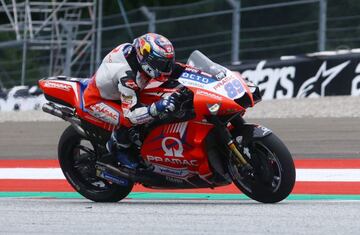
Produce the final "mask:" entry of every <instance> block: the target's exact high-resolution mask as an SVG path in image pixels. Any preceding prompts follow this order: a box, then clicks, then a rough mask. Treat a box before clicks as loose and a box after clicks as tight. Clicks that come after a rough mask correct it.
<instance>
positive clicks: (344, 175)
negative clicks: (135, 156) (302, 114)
mask: <svg viewBox="0 0 360 235" xmlns="http://www.w3.org/2000/svg"><path fill="white" fill-rule="evenodd" d="M0 179H47V180H48V179H65V177H64V175H63V173H62V171H61V169H60V168H0ZM296 181H298V182H309V181H316V182H360V169H296Z"/></svg>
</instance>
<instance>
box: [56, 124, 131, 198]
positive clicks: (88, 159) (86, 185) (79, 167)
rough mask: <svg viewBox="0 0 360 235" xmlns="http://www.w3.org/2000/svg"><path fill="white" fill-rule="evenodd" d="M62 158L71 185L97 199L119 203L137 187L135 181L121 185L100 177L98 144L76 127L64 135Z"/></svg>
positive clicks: (60, 155) (60, 144)
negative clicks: (78, 131)
mask: <svg viewBox="0 0 360 235" xmlns="http://www.w3.org/2000/svg"><path fill="white" fill-rule="evenodd" d="M84 142H85V143H84ZM58 159H59V163H60V167H61V170H62V172H63V173H64V175H65V177H66V179H67V181H68V182H69V183H70V185H71V186H72V187H73V188H74V189H75V190H76V191H77V192H78V193H80V194H81V195H82V196H84V197H85V198H87V199H90V200H92V201H94V202H118V201H120V200H122V199H123V198H125V197H126V196H127V195H128V194H129V193H130V192H131V190H132V188H133V185H134V184H133V182H131V181H128V185H127V186H120V185H117V184H114V183H110V182H108V181H106V180H103V179H100V178H97V177H96V173H95V171H96V170H95V162H96V154H95V151H94V147H93V146H92V144H91V143H90V142H89V141H87V140H86V138H84V137H83V136H81V135H80V134H78V133H77V132H76V131H75V129H74V128H73V127H72V126H69V127H68V128H66V129H65V131H64V132H63V134H62V135H61V137H60V141H59V145H58Z"/></svg>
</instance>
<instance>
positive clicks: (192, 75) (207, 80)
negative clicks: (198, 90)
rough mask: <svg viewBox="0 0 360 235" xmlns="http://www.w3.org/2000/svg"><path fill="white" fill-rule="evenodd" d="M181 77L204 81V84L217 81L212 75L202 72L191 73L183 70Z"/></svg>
mask: <svg viewBox="0 0 360 235" xmlns="http://www.w3.org/2000/svg"><path fill="white" fill-rule="evenodd" d="M181 78H185V79H189V80H193V81H196V82H200V83H203V84H209V83H213V82H216V81H215V80H214V79H212V78H211V77H206V76H204V75H201V74H196V73H190V72H183V73H182V74H181Z"/></svg>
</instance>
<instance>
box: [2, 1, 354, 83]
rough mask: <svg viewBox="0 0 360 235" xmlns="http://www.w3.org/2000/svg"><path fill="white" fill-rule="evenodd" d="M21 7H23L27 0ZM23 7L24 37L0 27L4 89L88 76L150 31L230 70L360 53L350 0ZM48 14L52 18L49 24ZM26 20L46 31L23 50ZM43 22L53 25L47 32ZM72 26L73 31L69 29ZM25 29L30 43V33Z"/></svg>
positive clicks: (181, 54) (182, 54)
mask: <svg viewBox="0 0 360 235" xmlns="http://www.w3.org/2000/svg"><path fill="white" fill-rule="evenodd" d="M109 1H110V0H109ZM113 1H115V0H113ZM2 2H5V3H8V4H9V5H7V6H8V8H7V10H8V12H9V14H10V15H14V9H15V8H13V6H12V5H11V2H13V1H10V0H6V1H5V0H4V1H2ZM15 2H18V4H21V3H19V2H21V1H15ZM23 2H29V7H28V11H26V9H27V8H26V7H25V6H26V5H23V6H24V7H25V8H24V7H23V8H21V9H23V13H22V16H21V15H20V16H18V19H19V20H21V19H22V20H23V23H21V22H19V28H18V31H19V32H20V33H19V34H16V33H15V32H13V31H11V30H12V26H11V24H10V22H5V21H0V23H4V24H0V86H5V87H11V86H14V85H18V84H25V85H32V84H35V83H36V82H37V80H38V79H39V78H41V77H45V76H53V75H59V74H65V75H69V76H74V77H89V76H91V75H92V74H93V73H94V72H95V71H96V68H97V67H98V66H99V63H100V62H101V58H102V57H103V56H105V55H106V54H107V53H108V52H109V51H111V49H112V48H114V47H115V46H116V45H118V44H120V43H122V42H131V41H132V40H133V38H134V37H136V36H139V35H142V34H144V33H146V32H148V31H151V32H157V33H160V34H163V35H165V36H167V37H168V38H169V39H170V40H171V41H172V42H173V44H174V46H175V49H176V56H177V59H178V60H179V61H182V62H184V61H186V59H187V57H188V56H189V55H190V53H191V52H192V51H193V50H194V49H198V50H200V51H202V52H203V53H204V54H206V55H208V56H209V57H210V58H211V59H213V60H214V61H216V62H218V63H221V64H225V65H230V64H241V63H247V62H249V61H253V60H255V61H256V60H259V59H268V58H276V57H280V56H282V55H299V54H305V53H310V52H315V51H323V50H336V49H351V48H357V47H359V46H358V45H359V41H360V39H359V38H360V37H359V34H360V27H359V25H360V14H359V12H360V4H358V3H357V1H351V0H344V1H337V0H293V1H285V0H273V1H265V0H264V1H263V0H261V1H260V0H259V1H252V0H241V1H240V0H203V1H197V2H194V3H189V4H182V5H175V6H159V7H141V8H139V9H134V10H130V11H126V12H125V11H120V10H121V7H120V8H119V12H120V13H118V14H115V15H104V16H101V15H100V14H99V12H100V11H99V10H100V5H99V4H98V3H99V2H103V4H107V2H108V1H101V0H96V1H95V0H88V1H75V0H73V1H72V2H77V4H82V5H81V6H84V7H86V8H89V9H91V10H89V11H88V12H89V13H86V14H78V12H77V11H76V10H75V8H74V9H70V7H69V5H67V6H66V7H67V8H65V10H63V11H60V10H59V12H58V13H56V14H53V13H51V11H50V12H48V13H46V12H45V13H46V14H44V16H41V17H43V18H41V17H40V15H39V14H40V13H39V12H40V10H41V9H40V10H39V12H34V9H35V7H39V4H36V2H34V1H25V0H24V1H23ZM52 2H53V3H54V2H55V3H56V4H55V5H53V6H50V5H49V7H52V8H53V9H57V6H60V4H62V3H63V2H66V1H56V0H53V1H52ZM118 2H122V1H118ZM49 4H50V3H49ZM69 4H70V3H69ZM86 4H87V5H86ZM340 4H341V7H339V5H340ZM119 6H121V5H119ZM122 7H124V6H122ZM4 9H5V7H4V4H3V5H2V7H0V13H1V14H4V16H5V10H4ZM19 9H20V8H19ZM47 10H51V9H47ZM26 12H28V13H26ZM75 13H76V14H75ZM52 14H53V15H52ZM26 15H27V16H28V17H25V16H26ZM29 16H34V17H33V18H31V17H29ZM49 16H52V18H51V19H52V20H48V21H47V22H46V19H48V17H49ZM79 16H80V18H76V17H79ZM26 19H28V22H27V24H28V25H29V26H32V27H35V26H36V27H38V29H41V30H42V31H39V32H40V33H39V35H38V37H34V38H33V39H32V40H28V41H27V43H26V47H25V46H24V45H25V43H23V41H22V39H23V38H22V37H24V38H25V39H26V37H25V36H24V35H25V32H27V31H26V30H25V28H26V27H24V26H25V25H26ZM29 19H31V20H32V21H31V22H32V24H30V22H29ZM35 19H36V20H35ZM54 19H56V20H54ZM44 22H46V23H51V22H52V24H49V25H47V26H46V27H45V26H42V25H44ZM71 22H73V23H72V24H71ZM69 25H72V27H70V29H69ZM41 27H42V28H41ZM27 28H28V31H29V32H28V34H27V37H28V38H29V37H30V32H31V31H30V28H31V27H27ZM45 29H46V30H47V31H46V30H45ZM45 31H46V32H45ZM54 35H55V38H54ZM56 35H60V36H61V43H60V44H54V40H55V39H56ZM18 36H19V37H18ZM17 38H18V40H17ZM55 41H56V40H55ZM40 43H42V44H41V46H40V45H39V44H40ZM46 43H48V44H46ZM56 45H58V47H56ZM24 48H26V50H27V54H25V57H24ZM54 48H55V49H56V50H54ZM97 48H98V49H97ZM55 57H56V58H57V59H56V60H55V61H54V58H55ZM24 58H25V60H24Z"/></svg>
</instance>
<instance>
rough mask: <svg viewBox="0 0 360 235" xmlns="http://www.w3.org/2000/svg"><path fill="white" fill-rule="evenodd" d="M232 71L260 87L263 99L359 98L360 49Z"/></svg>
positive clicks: (284, 59)
mask: <svg viewBox="0 0 360 235" xmlns="http://www.w3.org/2000/svg"><path fill="white" fill-rule="evenodd" d="M229 68H230V69H232V70H233V71H238V72H240V73H241V74H242V76H243V77H245V78H247V79H249V80H250V81H252V82H254V83H255V84H257V85H258V86H259V88H260V90H261V93H262V98H263V99H264V100H271V99H285V98H305V97H312V98H316V97H322V96H337V95H351V96H360V50H353V51H352V52H345V53H339V52H326V53H324V52H319V53H313V54H306V55H302V56H282V57H280V58H277V59H268V60H259V61H252V62H251V63H244V64H242V65H237V66H229Z"/></svg>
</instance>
